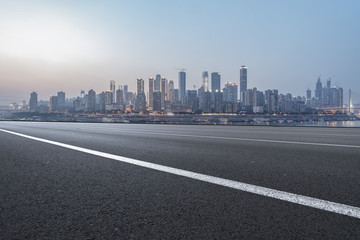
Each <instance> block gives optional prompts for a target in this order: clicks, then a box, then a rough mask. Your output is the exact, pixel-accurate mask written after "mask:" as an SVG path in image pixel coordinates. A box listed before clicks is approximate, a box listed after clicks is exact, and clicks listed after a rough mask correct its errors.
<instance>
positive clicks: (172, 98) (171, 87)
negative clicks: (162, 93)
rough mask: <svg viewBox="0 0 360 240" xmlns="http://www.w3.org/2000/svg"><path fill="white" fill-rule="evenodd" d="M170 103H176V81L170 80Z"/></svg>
mask: <svg viewBox="0 0 360 240" xmlns="http://www.w3.org/2000/svg"><path fill="white" fill-rule="evenodd" d="M168 101H170V102H174V101H175V99H174V81H173V80H170V81H169V84H168Z"/></svg>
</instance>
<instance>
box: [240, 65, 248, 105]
mask: <svg viewBox="0 0 360 240" xmlns="http://www.w3.org/2000/svg"><path fill="white" fill-rule="evenodd" d="M246 90H247V67H246V66H244V65H243V66H241V68H240V101H241V102H242V103H243V102H245V92H246Z"/></svg>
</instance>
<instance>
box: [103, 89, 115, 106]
mask: <svg viewBox="0 0 360 240" xmlns="http://www.w3.org/2000/svg"><path fill="white" fill-rule="evenodd" d="M105 104H106V105H111V104H113V93H112V91H110V90H107V91H105Z"/></svg>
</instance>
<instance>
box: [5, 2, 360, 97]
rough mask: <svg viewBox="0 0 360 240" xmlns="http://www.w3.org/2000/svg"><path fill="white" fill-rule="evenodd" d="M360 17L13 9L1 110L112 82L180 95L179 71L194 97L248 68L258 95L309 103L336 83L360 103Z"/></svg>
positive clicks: (188, 6)
mask: <svg viewBox="0 0 360 240" xmlns="http://www.w3.org/2000/svg"><path fill="white" fill-rule="evenodd" d="M80 9H81V11H80ZM240 9H241V10H240ZM357 9H359V2H357V1H347V2H346V4H344V3H343V2H340V1H339V2H336V1H331V2H328V1H317V2H311V1H309V2H302V3H287V2H281V1H278V2H272V3H267V2H258V3H247V2H240V1H228V2H226V4H220V3H218V2H216V1H197V2H195V3H193V2H190V1H182V2H181V4H180V3H179V2H174V3H167V2H163V1H155V2H151V3H148V2H144V1H137V2H135V3H124V2H121V3H119V2H117V1H105V3H99V2H96V1H86V2H85V1H79V2H71V1H62V2H57V1H47V2H45V3H44V2H41V1H16V2H9V1H7V2H3V3H2V8H1V10H0V13H1V14H0V20H1V24H0V30H1V32H2V33H3V35H2V37H1V38H0V81H1V88H0V103H1V104H4V103H10V102H19V101H21V100H24V99H25V100H28V97H26V98H25V96H28V94H29V93H30V92H32V91H37V92H38V93H40V99H43V98H42V96H46V97H44V98H45V99H47V97H48V96H50V95H52V94H54V93H56V92H57V91H60V90H61V91H64V92H66V93H67V96H69V97H76V96H77V95H79V92H80V90H87V89H91V88H92V89H94V90H95V91H97V92H98V91H101V90H103V89H107V88H108V81H109V80H115V81H116V83H117V84H118V85H125V84H128V86H129V90H130V91H134V92H135V91H136V83H135V81H133V79H136V78H138V77H140V78H143V79H144V80H145V88H148V78H149V77H156V74H158V73H160V74H161V76H162V77H166V78H167V79H168V80H169V81H170V80H174V81H175V86H177V84H178V82H177V81H178V70H176V69H178V68H185V69H187V70H186V79H187V82H186V84H187V88H186V89H187V90H191V89H193V87H192V86H193V85H196V87H197V88H199V87H200V85H201V83H202V73H203V72H204V71H207V72H209V73H212V72H220V74H221V86H223V85H224V83H225V82H235V83H238V84H239V77H240V76H239V68H240V67H241V66H242V65H246V66H248V67H249V69H251V71H249V75H248V77H247V78H248V88H253V87H257V88H259V89H260V90H266V89H272V88H276V89H279V91H280V92H283V93H287V92H290V93H292V94H294V95H296V96H305V91H306V88H307V87H310V88H311V89H313V88H314V82H315V81H316V79H317V78H318V76H319V75H320V74H321V76H322V79H323V81H325V80H326V78H327V77H332V76H334V75H335V76H334V77H333V82H334V83H335V82H340V83H341V86H342V87H343V88H344V90H345V92H347V91H348V89H352V95H353V101H354V103H358V102H360V101H359V100H358V97H357V96H358V95H359V92H360V81H358V80H357V78H358V76H360V70H359V69H358V67H357V62H359V56H360V54H359V53H360V49H359V46H358V44H357V42H359V41H360V31H359V26H358V24H356V23H357V22H359V20H360V19H359V16H358V14H357ZM119 12H120V13H121V14H118V13H119ZM152 12H153V13H155V12H159V13H161V14H150V13H152ZM239 13H241V14H239ZM212 15H215V16H217V17H215V18H212V17H211V16H212ZM150 16H151V17H150ZM335 16H336V17H335ZM208 81H209V83H210V81H211V79H210V76H209V80H208Z"/></svg>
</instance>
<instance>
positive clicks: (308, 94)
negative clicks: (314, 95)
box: [306, 89, 311, 100]
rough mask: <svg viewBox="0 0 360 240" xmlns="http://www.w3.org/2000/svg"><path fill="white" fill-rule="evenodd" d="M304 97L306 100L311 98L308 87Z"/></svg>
mask: <svg viewBox="0 0 360 240" xmlns="http://www.w3.org/2000/svg"><path fill="white" fill-rule="evenodd" d="M306 99H307V100H309V99H311V90H310V89H308V90H306Z"/></svg>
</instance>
